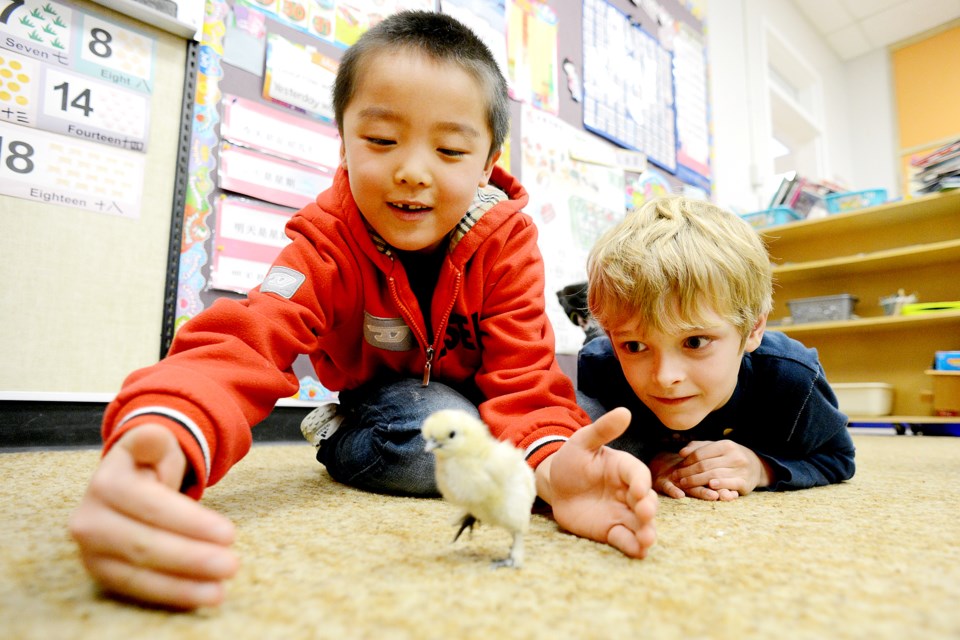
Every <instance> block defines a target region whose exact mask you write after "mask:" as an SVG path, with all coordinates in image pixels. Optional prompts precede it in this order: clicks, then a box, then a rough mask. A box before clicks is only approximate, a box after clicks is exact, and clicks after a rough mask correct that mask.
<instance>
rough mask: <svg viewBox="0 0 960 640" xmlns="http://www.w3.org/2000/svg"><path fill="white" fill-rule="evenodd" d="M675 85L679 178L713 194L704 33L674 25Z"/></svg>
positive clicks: (680, 23) (685, 26)
mask: <svg viewBox="0 0 960 640" xmlns="http://www.w3.org/2000/svg"><path fill="white" fill-rule="evenodd" d="M673 28H674V35H673V38H672V43H673V83H674V86H675V87H676V105H677V177H678V178H679V179H680V180H682V181H683V182H686V183H689V184H692V185H694V186H696V187H699V188H700V189H703V190H704V191H706V192H709V191H710V97H709V95H708V91H707V88H708V85H707V55H706V45H705V43H704V38H703V34H702V33H700V32H697V31H696V30H694V29H693V28H692V27H690V26H689V25H687V24H684V23H682V22H679V21H674V23H673Z"/></svg>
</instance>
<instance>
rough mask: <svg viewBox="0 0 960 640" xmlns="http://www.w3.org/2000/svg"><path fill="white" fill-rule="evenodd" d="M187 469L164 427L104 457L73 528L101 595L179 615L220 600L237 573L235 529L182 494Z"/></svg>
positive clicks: (124, 441)
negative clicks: (175, 611) (163, 608)
mask: <svg viewBox="0 0 960 640" xmlns="http://www.w3.org/2000/svg"><path fill="white" fill-rule="evenodd" d="M185 470H186V459H185V458H184V455H183V452H182V451H181V450H180V445H179V443H178V442H177V440H176V438H175V437H174V436H173V434H172V432H171V431H169V430H168V429H167V428H166V427H164V426H161V425H143V426H140V427H137V428H135V429H132V430H130V431H128V432H127V433H126V434H125V435H124V436H123V437H122V438H121V439H120V440H119V441H118V442H117V443H116V446H114V447H113V448H112V449H110V451H109V452H107V454H106V455H105V456H104V457H103V459H102V460H101V462H100V465H99V467H98V468H97V470H96V472H95V473H94V475H93V478H92V479H91V481H90V484H89V486H88V488H87V491H86V494H85V495H84V497H83V500H82V501H81V502H80V505H79V507H78V508H77V509H76V510H75V511H74V513H73V514H72V515H71V518H70V523H69V527H70V533H71V535H72V536H73V538H74V539H75V540H76V542H77V544H78V545H79V547H80V557H81V559H82V560H83V564H84V566H85V567H86V569H87V571H88V572H89V573H90V575H91V577H93V579H94V580H95V581H96V582H97V583H98V584H99V585H100V586H101V587H102V588H103V589H105V590H106V591H108V592H111V593H114V594H117V595H120V596H123V597H126V598H132V599H134V600H138V601H141V602H146V603H151V604H159V605H164V606H169V607H175V608H178V609H194V608H196V607H200V606H209V605H216V604H219V603H220V602H221V601H222V600H223V596H224V588H223V581H224V580H226V579H227V578H230V577H232V576H233V575H234V574H235V573H236V571H237V567H238V562H237V558H236V556H235V555H234V554H233V552H232V551H230V548H229V547H230V545H231V544H232V543H233V539H234V528H233V524H232V523H231V522H230V521H229V520H227V519H226V518H225V517H223V516H221V515H219V514H217V513H215V512H214V511H211V510H210V509H207V508H205V507H202V506H200V505H199V504H198V503H197V502H195V501H194V500H193V499H191V498H188V497H187V496H185V495H183V494H181V493H180V491H179V489H180V485H181V483H182V482H183V477H184V472H185Z"/></svg>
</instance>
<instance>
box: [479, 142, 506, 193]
mask: <svg viewBox="0 0 960 640" xmlns="http://www.w3.org/2000/svg"><path fill="white" fill-rule="evenodd" d="M502 153H503V149H500V150H499V151H497V152H496V153H495V154H493V155H492V156H490V158H489V159H488V160H487V164H486V165H484V167H483V178H482V179H481V180H480V184H479V185H477V186H479V187H485V186H487V184H488V183H489V182H490V175H491V174H492V173H493V165H495V164H497V160H499V159H500V154H502Z"/></svg>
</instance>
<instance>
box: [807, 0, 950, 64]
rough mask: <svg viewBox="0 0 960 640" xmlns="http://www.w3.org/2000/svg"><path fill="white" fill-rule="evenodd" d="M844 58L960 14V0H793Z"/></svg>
mask: <svg viewBox="0 0 960 640" xmlns="http://www.w3.org/2000/svg"><path fill="white" fill-rule="evenodd" d="M793 4H794V5H795V6H796V7H797V9H799V10H800V12H801V13H803V14H804V15H805V16H806V17H807V19H808V20H809V21H810V23H811V24H812V25H813V26H814V28H815V29H816V30H817V31H818V32H820V34H821V35H823V38H824V40H826V41H827V42H828V43H829V44H830V46H831V47H832V48H833V50H834V51H835V52H836V53H837V55H838V56H840V58H841V59H843V60H852V59H853V58H856V57H858V56H861V55H863V54H865V53H869V52H871V51H874V50H876V49H881V48H886V47H888V46H889V45H891V44H894V43H897V42H900V41H901V40H904V39H906V38H910V37H912V36H915V35H918V34H920V33H923V32H924V31H928V30H929V29H933V28H934V27H939V26H940V25H943V24H944V23H947V22H950V21H951V20H955V19H957V18H960V0H793Z"/></svg>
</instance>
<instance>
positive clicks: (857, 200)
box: [825, 189, 887, 213]
mask: <svg viewBox="0 0 960 640" xmlns="http://www.w3.org/2000/svg"><path fill="white" fill-rule="evenodd" d="M825 200H826V203H827V211H828V212H829V213H844V212H847V211H856V210H857V209H865V208H867V207H875V206H876V205H878V204H883V203H884V202H886V201H887V190H886V189H867V190H865V191H848V192H846V193H831V194H830V195H828V196H827V197H826V198H825Z"/></svg>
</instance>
